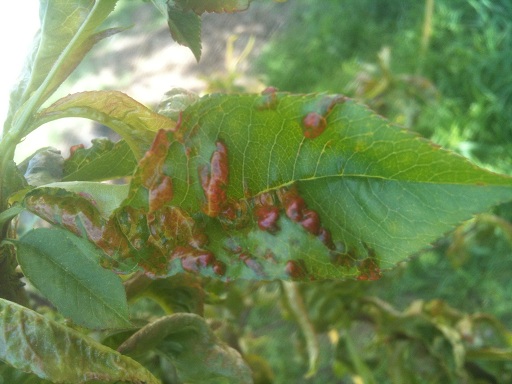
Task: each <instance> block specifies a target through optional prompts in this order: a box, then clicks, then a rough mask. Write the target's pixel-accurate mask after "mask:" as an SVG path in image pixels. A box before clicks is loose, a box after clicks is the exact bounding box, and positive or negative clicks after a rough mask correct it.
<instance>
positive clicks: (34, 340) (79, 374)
mask: <svg viewBox="0 0 512 384" xmlns="http://www.w3.org/2000/svg"><path fill="white" fill-rule="evenodd" d="M0 360H2V361H5V362H6V363H8V364H10V365H12V366H13V367H14V368H16V369H19V370H21V371H24V372H31V373H34V374H36V375H37V376H39V377H40V378H42V379H46V380H50V381H52V382H54V383H82V382H85V381H90V380H99V381H103V382H109V383H110V382H118V381H123V382H130V383H137V384H143V383H146V384H153V383H154V384H158V383H159V381H158V380H157V379H156V378H155V377H154V376H153V375H151V373H149V372H148V371H147V370H146V369H145V368H144V367H142V366H141V365H140V364H139V363H137V362H135V361H134V360H132V359H130V358H129V357H127V356H122V355H121V354H119V353H118V352H116V351H113V350H112V349H110V348H107V347H105V346H104V345H101V344H100V343H98V342H96V341H95V340H93V339H91V338H89V337H86V336H84V335H82V334H80V333H79V332H77V331H75V330H73V329H70V328H67V327H65V326H63V325H60V324H58V323H56V322H55V321H52V320H49V319H47V318H45V317H44V316H42V315H39V314H38V313H36V312H34V311H31V310H30V309H27V308H24V307H22V306H20V305H17V304H14V303H11V302H9V301H7V300H3V299H0Z"/></svg>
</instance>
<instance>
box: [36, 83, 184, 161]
mask: <svg viewBox="0 0 512 384" xmlns="http://www.w3.org/2000/svg"><path fill="white" fill-rule="evenodd" d="M65 117H83V118H87V119H92V120H95V121H97V122H99V123H101V124H104V125H106V126H107V127H109V128H110V129H112V130H114V131H115V132H117V133H118V134H119V135H120V136H121V137H122V138H123V139H124V140H125V141H126V143H127V144H128V145H129V147H130V149H131V150H132V152H133V154H134V155H135V157H136V158H137V159H140V158H141V157H142V155H143V154H144V152H145V151H146V149H147V148H148V146H149V144H150V143H151V141H152V139H153V137H154V133H155V132H156V131H158V130H159V129H171V128H173V127H174V126H175V122H174V121H172V120H171V119H169V118H167V117H165V116H163V115H160V114H158V113H155V112H153V111H152V110H150V109H149V108H147V107H145V106H144V105H142V104H141V103H139V102H138V101H136V100H134V99H132V98H131V97H129V96H128V95H126V94H124V93H122V92H119V91H88V92H79V93H74V94H71V95H68V96H66V97H63V98H61V99H59V100H58V101H56V102H55V103H53V104H52V105H51V106H49V107H48V108H45V109H44V110H42V111H41V112H40V113H39V114H38V116H37V119H36V121H35V122H34V124H33V126H34V128H33V129H35V127H37V126H40V125H42V124H45V123H47V122H50V121H53V120H56V119H62V118H65ZM117 160H120V159H117ZM127 160H128V161H129V159H127Z"/></svg>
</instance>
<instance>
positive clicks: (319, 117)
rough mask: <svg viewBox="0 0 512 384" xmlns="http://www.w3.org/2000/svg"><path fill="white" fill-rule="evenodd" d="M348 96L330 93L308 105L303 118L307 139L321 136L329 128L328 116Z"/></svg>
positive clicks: (302, 122) (304, 132) (302, 125)
mask: <svg viewBox="0 0 512 384" xmlns="http://www.w3.org/2000/svg"><path fill="white" fill-rule="evenodd" d="M346 100H348V98H347V97H345V96H342V95H329V96H323V97H322V98H320V99H318V100H315V102H314V103H313V104H310V105H307V106H306V108H305V115H304V116H303V117H302V119H301V122H300V123H301V127H302V133H303V135H304V137H306V138H307V139H314V138H316V137H318V136H320V135H321V134H322V133H323V132H324V131H325V129H326V128H327V117H328V116H329V115H330V113H331V112H332V110H333V108H334V107H335V106H336V105H337V104H342V103H344V102H345V101H346Z"/></svg>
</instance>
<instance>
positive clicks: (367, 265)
mask: <svg viewBox="0 0 512 384" xmlns="http://www.w3.org/2000/svg"><path fill="white" fill-rule="evenodd" d="M363 245H364V246H365V248H366V250H367V253H368V257H366V258H365V259H363V260H361V261H360V262H359V265H358V269H359V276H357V280H369V281H374V280H379V279H380V278H381V277H382V272H381V270H380V266H379V262H378V260H377V257H376V254H375V250H374V249H373V248H371V247H370V246H368V245H367V244H366V243H364V244H363Z"/></svg>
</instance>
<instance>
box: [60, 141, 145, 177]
mask: <svg viewBox="0 0 512 384" xmlns="http://www.w3.org/2000/svg"><path fill="white" fill-rule="evenodd" d="M136 165H137V162H136V161H135V158H134V157H133V153H132V151H131V150H130V147H129V146H128V144H127V143H126V141H124V140H121V141H119V142H117V143H113V142H112V141H110V140H108V139H105V138H98V139H93V140H92V147H91V148H83V147H82V146H78V148H76V149H75V150H74V151H72V153H71V155H70V157H69V158H68V159H66V160H65V161H64V176H63V178H62V180H63V181H73V180H86V181H99V180H111V179H116V178H119V177H126V176H130V175H131V174H132V173H133V170H134V169H135V167H136Z"/></svg>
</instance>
